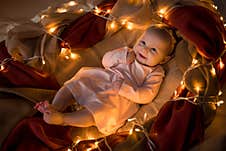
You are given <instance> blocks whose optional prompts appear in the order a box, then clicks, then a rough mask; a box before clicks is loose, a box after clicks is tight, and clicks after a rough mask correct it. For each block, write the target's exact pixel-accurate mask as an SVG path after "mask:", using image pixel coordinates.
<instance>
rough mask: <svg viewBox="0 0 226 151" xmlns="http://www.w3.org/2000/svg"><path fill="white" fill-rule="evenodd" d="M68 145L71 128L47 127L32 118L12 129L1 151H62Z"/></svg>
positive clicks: (39, 120) (38, 119)
mask: <svg viewBox="0 0 226 151" xmlns="http://www.w3.org/2000/svg"><path fill="white" fill-rule="evenodd" d="M70 144H72V138H71V127H65V126H57V125H49V124H46V123H45V122H44V121H43V120H42V118H38V117H32V118H27V119H24V120H22V121H21V122H20V123H19V124H18V125H17V126H16V127H15V128H14V129H13V131H12V132H11V133H10V135H9V136H8V138H7V139H6V140H5V143H3V145H2V148H1V151H25V150H28V151H52V150H58V151H60V150H62V151H63V150H66V149H65V148H66V147H67V146H70Z"/></svg>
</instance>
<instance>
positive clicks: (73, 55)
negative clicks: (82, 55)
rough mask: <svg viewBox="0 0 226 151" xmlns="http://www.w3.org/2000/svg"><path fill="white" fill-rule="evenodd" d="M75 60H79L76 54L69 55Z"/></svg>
mask: <svg viewBox="0 0 226 151" xmlns="http://www.w3.org/2000/svg"><path fill="white" fill-rule="evenodd" d="M77 58H79V55H78V54H75V53H71V59H77Z"/></svg>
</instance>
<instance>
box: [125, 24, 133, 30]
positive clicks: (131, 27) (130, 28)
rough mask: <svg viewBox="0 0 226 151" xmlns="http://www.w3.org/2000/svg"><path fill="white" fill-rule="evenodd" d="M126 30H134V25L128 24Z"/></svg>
mask: <svg viewBox="0 0 226 151" xmlns="http://www.w3.org/2000/svg"><path fill="white" fill-rule="evenodd" d="M126 28H127V29H129V30H132V29H133V23H131V22H127V24H126Z"/></svg>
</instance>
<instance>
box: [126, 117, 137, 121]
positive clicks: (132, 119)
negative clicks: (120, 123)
mask: <svg viewBox="0 0 226 151" xmlns="http://www.w3.org/2000/svg"><path fill="white" fill-rule="evenodd" d="M135 120H136V118H135V117H134V118H129V119H128V120H127V121H128V122H132V121H135Z"/></svg>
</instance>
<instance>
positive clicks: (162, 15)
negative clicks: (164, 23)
mask: <svg viewBox="0 0 226 151" xmlns="http://www.w3.org/2000/svg"><path fill="white" fill-rule="evenodd" d="M165 13H166V8H162V9H160V10H159V11H158V14H159V16H160V17H161V18H163V17H164V16H165Z"/></svg>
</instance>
